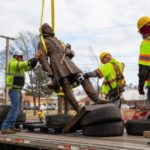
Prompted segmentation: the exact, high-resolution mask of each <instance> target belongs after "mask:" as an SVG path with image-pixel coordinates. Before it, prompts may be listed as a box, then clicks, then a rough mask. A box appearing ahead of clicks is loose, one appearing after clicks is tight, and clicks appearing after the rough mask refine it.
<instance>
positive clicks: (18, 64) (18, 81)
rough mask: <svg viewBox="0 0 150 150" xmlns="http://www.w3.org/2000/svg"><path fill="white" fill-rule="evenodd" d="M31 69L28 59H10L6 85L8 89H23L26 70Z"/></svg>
mask: <svg viewBox="0 0 150 150" xmlns="http://www.w3.org/2000/svg"><path fill="white" fill-rule="evenodd" d="M29 70H31V66H30V65H29V64H28V61H17V60H16V59H15V58H13V59H10V60H9V62H8V66H7V71H6V86H7V88H8V89H22V88H23V86H24V82H25V71H29Z"/></svg>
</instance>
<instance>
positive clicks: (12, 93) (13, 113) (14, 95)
mask: <svg viewBox="0 0 150 150" xmlns="http://www.w3.org/2000/svg"><path fill="white" fill-rule="evenodd" d="M9 97H10V101H11V107H10V110H9V113H8V114H7V117H6V119H5V120H4V122H3V124H2V127H1V129H2V130H4V129H8V128H11V127H14V126H15V123H16V120H17V117H18V116H19V114H20V113H21V108H22V94H21V90H13V89H11V90H9Z"/></svg>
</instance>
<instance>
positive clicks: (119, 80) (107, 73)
mask: <svg viewBox="0 0 150 150" xmlns="http://www.w3.org/2000/svg"><path fill="white" fill-rule="evenodd" d="M113 64H115V65H117V66H118V69H120V70H119V72H120V75H121V77H118V76H117V73H116V69H115V68H114V65H113ZM123 68H124V64H123V63H121V62H118V61H116V60H115V59H113V58H112V59H111V60H110V61H109V62H108V63H106V64H103V65H102V66H101V67H100V68H99V71H100V72H101V73H102V74H103V77H104V81H103V84H102V89H101V93H102V94H105V95H106V94H108V93H109V92H110V91H111V90H112V89H115V88H117V87H118V88H124V86H125V80H124V77H123V75H122V73H123ZM120 75H119V76H120Z"/></svg>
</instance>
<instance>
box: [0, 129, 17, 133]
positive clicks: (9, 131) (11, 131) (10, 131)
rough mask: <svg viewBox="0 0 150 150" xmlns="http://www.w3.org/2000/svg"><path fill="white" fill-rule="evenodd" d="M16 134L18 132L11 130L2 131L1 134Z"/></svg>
mask: <svg viewBox="0 0 150 150" xmlns="http://www.w3.org/2000/svg"><path fill="white" fill-rule="evenodd" d="M14 133H16V131H15V130H12V129H11V128H8V129H3V130H1V134H14Z"/></svg>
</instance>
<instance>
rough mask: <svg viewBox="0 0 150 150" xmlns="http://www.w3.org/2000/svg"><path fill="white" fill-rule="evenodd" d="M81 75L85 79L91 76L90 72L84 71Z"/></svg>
mask: <svg viewBox="0 0 150 150" xmlns="http://www.w3.org/2000/svg"><path fill="white" fill-rule="evenodd" d="M83 77H84V78H85V79H88V78H90V77H91V73H84V74H83Z"/></svg>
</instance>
